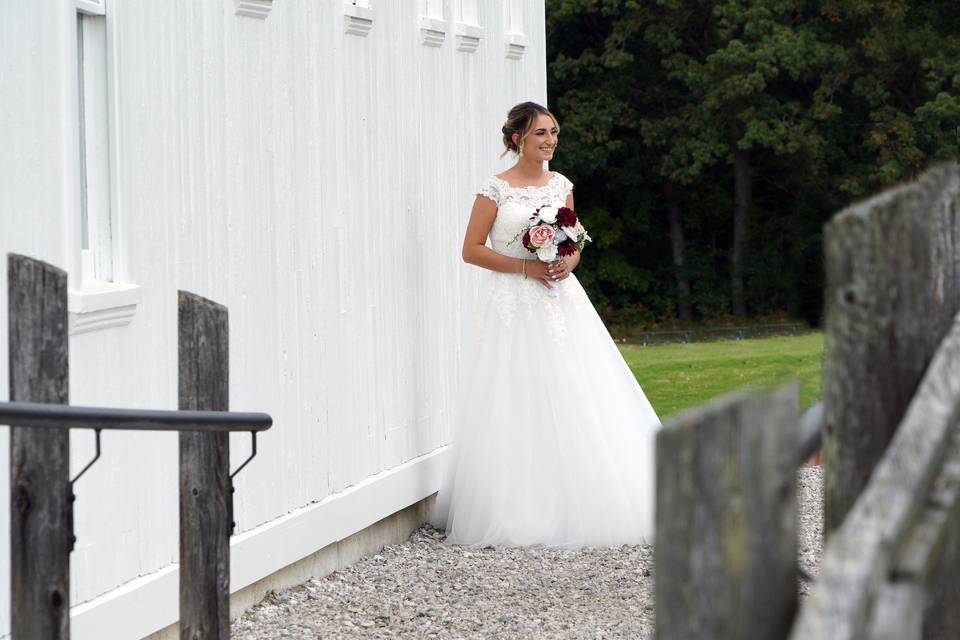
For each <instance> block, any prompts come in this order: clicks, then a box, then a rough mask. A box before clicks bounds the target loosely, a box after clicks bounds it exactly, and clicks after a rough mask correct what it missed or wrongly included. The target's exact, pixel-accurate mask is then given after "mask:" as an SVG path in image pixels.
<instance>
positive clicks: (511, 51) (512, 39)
mask: <svg viewBox="0 0 960 640" xmlns="http://www.w3.org/2000/svg"><path fill="white" fill-rule="evenodd" d="M504 41H505V42H506V45H507V57H508V58H510V59H511V60H519V59H520V58H522V57H523V54H524V52H525V51H526V50H527V45H528V44H529V40H528V39H527V36H525V35H523V34H522V33H507V34H504Z"/></svg>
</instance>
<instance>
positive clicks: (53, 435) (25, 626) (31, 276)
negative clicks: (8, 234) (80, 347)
mask: <svg viewBox="0 0 960 640" xmlns="http://www.w3.org/2000/svg"><path fill="white" fill-rule="evenodd" d="M7 279H8V283H9V287H8V295H9V330H10V333H9V340H10V400H11V401H15V402H17V401H19V402H48V403H55V404H67V403H68V401H69V384H68V383H69V375H68V374H69V371H68V355H69V352H68V349H67V326H68V325H67V274H66V273H64V272H63V271H61V270H60V269H57V268H56V267H53V266H50V265H49V264H46V263H44V262H40V261H39V260H33V259H31V258H28V257H26V256H19V255H13V254H10V255H9V256H8V258H7ZM69 474H70V436H69V432H68V430H66V429H28V428H20V427H16V426H14V427H12V428H11V429H10V588H11V603H10V605H11V606H10V614H11V624H10V632H11V637H12V638H13V640H34V639H35V638H44V639H47V640H66V639H68V638H69V637H70V539H69V536H70V531H71V528H72V527H71V522H70V518H71V508H70V488H69V487H70V484H69V483H70V475H69Z"/></svg>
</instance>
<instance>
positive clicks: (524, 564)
mask: <svg viewBox="0 0 960 640" xmlns="http://www.w3.org/2000/svg"><path fill="white" fill-rule="evenodd" d="M798 479H799V493H798V499H799V500H798V501H799V508H798V510H799V515H800V540H799V555H800V566H801V567H802V568H803V569H804V570H805V571H807V572H808V573H810V574H811V575H816V572H817V569H818V565H819V558H820V555H821V545H822V543H821V539H822V529H823V525H822V522H823V518H822V506H821V505H822V475H821V471H820V468H819V467H808V468H804V469H801V470H800V471H799V472H798ZM443 538H444V535H443V533H442V532H440V531H437V530H436V529H434V528H433V527H431V526H429V525H424V526H423V527H421V528H420V529H418V530H417V531H415V532H414V533H413V535H411V536H410V539H409V540H407V541H406V542H405V543H403V544H397V545H390V546H387V547H384V549H383V551H381V552H380V553H379V554H377V555H375V556H372V557H369V558H365V559H363V560H360V561H359V562H356V563H355V564H353V565H351V566H349V567H347V568H345V569H341V570H339V571H336V572H334V573H332V574H330V575H328V576H326V577H323V578H314V579H312V580H310V581H309V582H307V583H305V584H303V585H300V586H298V587H295V588H293V589H289V590H287V591H284V592H282V593H279V594H273V593H271V594H270V595H268V596H267V598H266V599H264V601H263V602H261V603H260V604H259V605H257V606H256V607H254V608H253V609H251V610H249V611H247V612H246V613H245V614H244V615H243V616H242V617H240V618H239V619H237V620H236V621H235V622H234V623H233V628H232V637H233V638H236V639H239V640H261V639H265V638H438V639H439V638H484V639H494V638H544V639H546V638H578V639H579V638H584V639H592V640H599V639H607V638H651V637H653V576H652V571H653V549H652V548H651V547H648V546H627V545H625V546H623V547H620V548H614V549H603V548H601V549H593V548H591V549H581V550H575V551H572V550H564V549H515V548H504V549H491V548H487V549H481V550H476V549H475V550H466V549H463V548H461V547H456V546H448V545H445V544H443ZM805 586H806V585H805V584H804V583H803V582H802V581H801V592H804V591H805Z"/></svg>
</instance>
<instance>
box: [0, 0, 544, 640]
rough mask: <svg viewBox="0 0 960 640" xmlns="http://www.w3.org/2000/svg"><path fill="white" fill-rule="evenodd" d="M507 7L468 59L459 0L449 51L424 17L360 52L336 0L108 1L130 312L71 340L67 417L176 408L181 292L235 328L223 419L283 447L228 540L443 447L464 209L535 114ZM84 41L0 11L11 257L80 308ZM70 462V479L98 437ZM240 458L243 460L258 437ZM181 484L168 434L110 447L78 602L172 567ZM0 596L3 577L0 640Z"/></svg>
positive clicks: (386, 32) (47, 22)
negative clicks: (248, 423) (512, 55)
mask: <svg viewBox="0 0 960 640" xmlns="http://www.w3.org/2000/svg"><path fill="white" fill-rule="evenodd" d="M508 4H509V0H502V1H501V0H496V1H495V0H490V1H489V2H481V3H478V15H477V22H478V23H479V25H480V26H481V27H483V28H484V29H485V33H484V36H483V38H482V40H481V43H480V47H479V49H478V50H477V51H475V52H472V53H469V52H463V51H458V50H457V43H456V36H455V33H454V19H455V18H456V17H457V15H456V13H457V12H456V9H457V6H456V3H455V2H451V1H449V0H447V1H445V2H444V3H443V11H444V19H445V20H446V21H447V25H448V30H447V33H446V36H445V39H444V41H443V44H442V45H441V46H440V47H429V46H424V45H423V44H422V43H421V37H420V31H419V19H420V16H421V13H422V11H421V8H420V7H419V6H418V3H406V2H404V3H399V2H386V1H385V0H384V1H376V0H371V2H370V6H371V7H372V8H373V9H374V11H375V18H374V23H373V28H372V29H371V30H370V32H369V33H368V34H367V35H366V36H358V35H351V34H346V33H344V17H343V13H342V12H343V8H342V3H341V2H339V1H337V0H274V2H273V7H272V9H271V10H270V12H269V14H268V16H267V17H266V19H263V20H261V19H257V18H249V17H240V16H236V15H235V13H234V10H235V6H236V5H235V2H234V0H221V1H220V2H189V1H187V0H179V1H171V2H157V1H156V0H124V1H122V2H121V1H118V2H112V3H110V6H109V8H108V20H110V21H112V25H113V33H114V37H115V40H114V42H113V46H114V47H115V48H114V51H113V54H114V55H115V56H116V69H117V76H116V77H115V79H114V83H113V87H114V88H115V90H116V93H115V100H116V102H115V104H116V106H117V113H116V114H115V122H113V123H111V126H114V127H115V128H116V129H115V130H116V132H117V156H118V157H116V158H114V160H115V162H116V166H115V172H114V175H115V176H116V178H117V184H115V185H114V186H115V188H116V196H115V197H116V202H114V204H113V206H114V207H115V209H116V211H117V216H118V227H117V229H116V233H117V236H116V237H115V239H114V240H115V242H116V243H117V250H116V252H115V272H116V273H117V275H118V276H119V277H118V279H119V280H121V281H126V282H133V283H136V284H139V285H140V286H141V287H142V298H141V302H140V304H139V306H138V309H137V312H136V315H135V316H134V318H133V320H132V322H131V323H130V324H129V325H127V326H124V327H118V328H111V329H105V330H102V331H95V332H90V333H84V334H78V335H75V336H72V338H71V344H70V357H71V367H70V370H71V371H70V373H71V375H70V387H71V401H72V402H74V403H76V404H100V403H102V404H106V405H113V406H131V407H153V408H173V407H175V406H176V404H177V379H176V374H177V366H176V365H177V358H176V355H177V348H176V346H177V342H176V337H177V334H176V322H177V307H176V300H177V297H176V291H177V289H185V290H189V291H194V292H197V293H198V294H200V295H203V296H205V297H208V298H210V299H212V300H215V301H217V302H220V303H222V304H224V305H226V306H227V307H229V310H230V325H231V326H230V329H231V332H230V356H231V357H230V360H231V362H230V398H231V408H232V409H235V410H263V411H268V412H270V413H272V414H273V416H274V423H275V425H276V426H275V428H274V429H273V430H271V431H270V432H269V434H268V435H267V436H266V437H264V438H262V442H261V446H260V453H259V455H258V457H257V459H256V461H255V464H251V465H250V466H249V467H248V468H247V469H245V470H244V472H243V473H242V474H240V475H239V476H238V477H237V494H236V520H237V532H238V533H239V532H242V531H246V530H250V529H252V528H254V527H256V526H258V525H260V524H263V523H267V522H269V521H271V520H273V519H275V518H277V517H279V516H282V515H284V514H286V513H289V512H290V511H292V510H294V509H297V508H299V507H303V506H305V505H308V504H311V503H314V502H317V501H320V500H322V499H323V498H324V497H326V496H328V495H330V494H331V493H334V492H339V491H341V490H343V489H344V488H345V487H348V486H350V485H353V484H355V483H357V482H359V481H361V480H363V479H364V478H366V477H368V476H370V475H371V474H374V473H377V472H378V471H381V470H384V469H388V468H391V467H394V466H396V465H398V464H400V463H401V462H404V461H407V460H410V459H412V458H414V457H416V456H419V455H422V454H425V453H427V452H430V451H432V450H435V449H436V448H437V447H440V446H442V445H443V444H445V443H446V442H447V439H448V436H449V433H450V424H449V418H450V413H451V409H452V400H453V398H454V397H455V395H456V392H457V384H458V380H459V376H458V372H457V364H458V362H459V359H460V344H461V340H462V339H463V337H464V333H465V331H466V329H467V327H468V326H469V312H470V310H471V309H472V303H473V299H474V293H475V288H476V283H477V277H478V275H479V271H478V270H476V269H474V268H473V267H470V266H467V265H464V264H463V263H462V262H461V261H460V245H461V241H462V234H463V231H464V229H465V226H466V222H467V218H468V215H469V210H470V206H471V204H472V202H473V198H474V196H473V193H474V190H475V189H476V187H477V186H479V184H480V182H481V181H482V180H483V179H484V178H485V177H486V176H487V175H488V174H490V173H492V172H494V171H498V170H500V169H502V168H504V167H505V166H507V163H508V160H507V159H504V160H500V159H498V156H499V154H500V151H501V145H500V133H499V131H500V126H501V125H502V123H503V120H504V117H505V115H506V112H507V110H508V109H509V107H510V106H512V105H513V104H515V103H516V102H519V101H521V100H528V99H532V100H537V101H539V102H545V100H546V73H545V43H544V25H543V2H542V0H537V1H533V2H523V3H518V4H522V7H523V10H524V11H525V12H526V13H525V15H524V20H523V24H524V25H525V30H526V31H527V36H528V38H529V45H528V46H527V50H526V52H525V54H524V55H523V57H522V58H521V59H520V60H509V59H507V58H506V56H505V53H506V49H505V44H504V40H503V38H504V32H505V28H506V15H505V11H506V7H507V5H508ZM73 20H74V14H73V8H72V3H70V2H66V1H63V2H59V3H27V2H8V3H3V4H2V6H0V54H2V55H0V58H2V60H3V62H2V63H0V64H2V68H0V71H2V74H0V77H3V78H4V86H12V87H15V88H16V90H13V91H4V92H3V93H2V95H0V119H2V126H3V127H4V138H5V143H4V147H5V149H4V150H3V151H0V253H2V254H6V253H7V252H10V251H16V252H19V253H23V254H28V255H31V256H33V257H36V258H39V259H42V260H46V261H48V262H51V263H53V264H56V265H58V266H62V267H63V268H64V269H66V270H67V271H68V272H69V275H70V286H71V287H72V288H76V287H78V286H79V258H78V255H77V249H78V247H79V232H78V222H77V221H78V220H79V212H78V203H77V195H76V194H77V193H78V190H77V189H78V188H77V185H78V182H77V173H78V171H79V169H78V162H77V160H76V159H77V157H78V151H77V147H76V145H77V140H76V136H75V131H76V119H75V115H73V113H74V104H75V100H76V89H75V86H74V83H75V77H76V76H75V68H74V66H73V65H74V56H75V50H76V49H75V42H74V41H73V40H71V38H73V37H75V34H74V30H75V27H74V22H73ZM40 42H42V43H44V44H43V46H42V47H41V46H39V45H38V43H40ZM2 264H5V260H0V265H2ZM0 270H5V267H0ZM0 278H3V282H5V281H6V273H5V271H0ZM5 296H6V293H5V287H0V335H6V322H7V318H6V308H7V300H6V297H5ZM6 360H7V345H6V344H5V343H4V344H0V363H5V362H6ZM7 386H8V381H7V368H6V366H5V365H4V366H0V394H6V389H7ZM0 398H2V399H6V398H5V396H0ZM85 436H86V437H85ZM71 442H72V444H71V457H72V461H73V465H74V467H75V468H78V467H79V466H80V465H82V464H83V463H84V462H85V461H86V459H87V457H88V456H89V455H90V454H91V453H92V449H93V447H92V439H91V438H90V437H89V434H83V433H80V434H74V435H73V436H72V441H71ZM8 443H9V439H8V430H7V429H6V428H0V451H6V450H7V448H8ZM231 444H232V448H233V452H232V458H233V459H235V460H239V459H242V458H243V457H245V455H246V453H247V447H248V440H247V439H246V438H243V437H237V438H236V439H235V440H233V441H232V443H231ZM176 462H177V439H176V437H175V436H171V435H168V434H163V435H160V434H125V433H111V434H104V436H103V458H102V459H101V461H100V462H98V463H97V464H96V465H95V466H94V467H93V468H92V469H91V470H90V472H89V473H87V474H86V475H85V476H84V477H83V480H82V481H80V482H79V483H78V485H77V487H76V489H77V495H78V500H77V504H76V531H77V536H78V541H77V545H76V550H75V552H74V553H73V556H72V563H73V578H72V580H71V590H72V592H71V595H70V598H71V602H73V603H81V602H84V601H88V600H90V599H92V598H94V597H96V596H98V595H100V594H103V593H106V592H108V591H110V590H112V589H114V588H116V587H117V586H118V585H121V584H124V583H127V582H129V581H131V580H134V579H136V578H137V577H138V576H144V575H148V574H151V573H153V572H156V571H158V570H160V569H161V568H163V567H165V566H167V565H169V564H171V563H172V562H174V561H175V560H176V557H177V472H176ZM7 465H8V460H7V456H6V455H2V456H0V496H2V497H0V557H6V556H7V554H8V548H9V539H8V533H7V531H8V529H9V515H8V506H7V502H8V493H9V487H8V474H9V471H8V469H7ZM384 515H387V514H384ZM8 581H9V569H8V567H7V563H4V562H0V635H3V634H5V633H7V632H8V630H9V605H8V603H9V593H8Z"/></svg>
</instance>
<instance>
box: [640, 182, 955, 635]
mask: <svg viewBox="0 0 960 640" xmlns="http://www.w3.org/2000/svg"><path fill="white" fill-rule="evenodd" d="M824 246H825V252H826V265H827V286H826V291H825V295H826V304H825V308H826V339H825V356H824V376H823V400H824V402H823V406H822V407H817V408H814V410H813V411H811V412H809V413H808V414H806V415H805V419H804V420H803V423H804V424H802V425H801V427H800V428H799V433H800V435H799V438H800V439H801V441H803V442H809V441H811V437H810V436H811V433H812V431H811V425H814V424H815V423H817V422H820V423H822V424H823V430H824V432H823V447H824V479H825V486H824V494H825V531H826V534H827V535H829V534H830V532H831V531H834V530H835V533H834V534H833V535H832V537H828V539H827V545H826V551H825V554H824V557H823V560H822V564H821V569H820V576H819V577H818V578H817V581H816V582H815V584H814V586H813V587H812V591H811V596H810V598H809V599H808V601H807V602H806V603H805V604H804V606H803V607H802V608H801V609H800V611H799V615H797V616H794V611H795V609H796V606H797V589H796V583H795V581H796V560H797V558H796V512H795V509H796V504H795V486H794V484H793V470H794V465H795V464H796V460H795V458H792V457H791V456H789V455H788V453H787V452H788V451H795V449H793V447H796V446H797V445H796V440H794V439H793V438H794V437H795V436H796V434H797V432H798V429H797V424H796V423H797V420H796V400H795V397H794V396H793V395H791V394H795V391H794V392H788V391H785V390H783V389H781V390H778V391H775V392H773V393H768V394H761V395H757V394H745V395H744V394H741V395H738V396H733V397H728V398H724V399H721V400H719V401H717V402H714V403H711V404H709V405H707V406H706V407H704V408H701V409H697V410H693V411H691V412H687V413H685V414H683V415H681V416H678V417H677V418H676V419H674V420H672V421H669V422H668V423H666V424H665V425H664V428H663V430H662V431H661V433H660V434H659V436H658V443H657V448H658V450H657V468H658V469H657V544H656V550H655V559H656V562H655V566H656V601H657V603H656V608H657V610H656V624H657V629H656V632H657V637H659V638H670V639H672V638H751V639H753V638H756V639H759V640H766V639H770V640H773V639H780V638H784V637H787V635H788V634H790V637H791V638H795V639H796V640H807V639H813V638H816V639H817V640H821V639H833V638H836V639H839V640H853V639H858V640H859V639H863V640H880V639H886V638H889V639H891V640H892V639H893V638H897V639H901V638H904V639H910V638H921V637H922V638H960V314H958V311H960V166H958V165H957V163H948V164H945V165H943V166H940V167H936V168H934V169H932V170H930V171H929V172H927V173H926V174H925V175H924V176H922V177H921V178H920V179H919V180H918V181H916V182H914V183H911V184H908V185H905V186H902V187H899V188H897V189H894V190H891V191H889V192H886V193H883V194H880V195H879V196H877V197H875V198H872V199H870V200H867V201H865V202H863V203H860V204H857V205H855V206H853V207H851V208H849V209H847V210H845V211H843V212H841V213H840V214H838V215H837V216H836V217H835V218H834V219H833V220H832V221H831V222H830V223H829V224H828V225H827V226H826V227H825V234H824ZM817 414H819V417H818V415H817ZM807 418H809V419H807ZM800 447H801V448H803V449H809V445H807V444H801V445H800ZM794 618H795V619H794Z"/></svg>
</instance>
